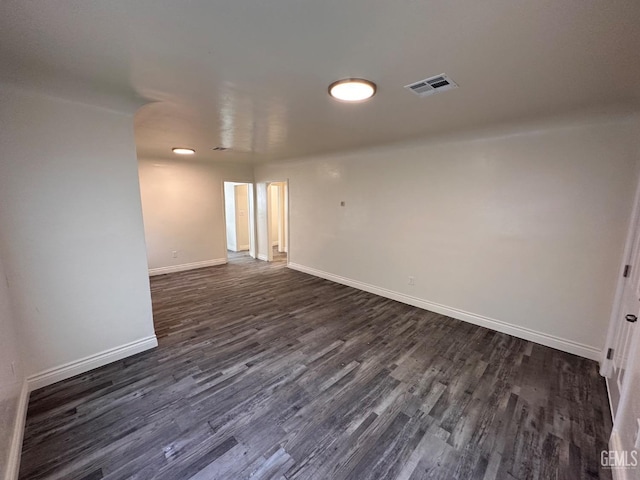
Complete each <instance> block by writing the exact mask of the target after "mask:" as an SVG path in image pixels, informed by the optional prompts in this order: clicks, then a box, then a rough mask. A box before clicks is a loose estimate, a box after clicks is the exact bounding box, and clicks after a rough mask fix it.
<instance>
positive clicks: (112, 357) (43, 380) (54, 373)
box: [27, 335, 158, 391]
mask: <svg viewBox="0 0 640 480" xmlns="http://www.w3.org/2000/svg"><path fill="white" fill-rule="evenodd" d="M157 346H158V340H157V339H156V336H155V335H152V336H150V337H146V338H141V339H140V340H136V341H135V342H131V343H127V344H125V345H121V346H119V347H115V348H111V349H109V350H105V351H103V352H100V353H96V354H95V355H90V356H88V357H85V358H81V359H80V360H75V361H73V362H69V363H65V364H64V365H60V366H59V367H54V368H50V369H49V370H45V371H44V372H40V373H37V374H35V375H30V376H29V377H27V382H28V384H29V391H33V390H36V389H38V388H41V387H45V386H47V385H51V384H53V383H56V382H59V381H61V380H65V379H67V378H71V377H74V376H76V375H79V374H81V373H85V372H88V371H89V370H93V369H94V368H98V367H102V366H103V365H107V364H108V363H112V362H115V361H117V360H121V359H123V358H126V357H130V356H131V355H135V354H136V353H140V352H144V351H145V350H149V349H151V348H155V347H157Z"/></svg>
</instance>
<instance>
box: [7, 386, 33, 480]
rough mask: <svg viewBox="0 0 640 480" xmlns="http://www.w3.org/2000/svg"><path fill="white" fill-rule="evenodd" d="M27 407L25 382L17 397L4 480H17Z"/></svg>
mask: <svg viewBox="0 0 640 480" xmlns="http://www.w3.org/2000/svg"><path fill="white" fill-rule="evenodd" d="M28 405H29V384H28V383H27V380H25V381H24V382H23V383H22V390H21V391H20V397H18V409H17V411H16V420H15V424H14V426H13V435H12V437H11V446H10V447H9V458H8V459H7V470H6V473H5V480H17V479H18V474H19V473H20V456H21V454H22V438H23V436H24V424H25V421H26V419H27V406H28Z"/></svg>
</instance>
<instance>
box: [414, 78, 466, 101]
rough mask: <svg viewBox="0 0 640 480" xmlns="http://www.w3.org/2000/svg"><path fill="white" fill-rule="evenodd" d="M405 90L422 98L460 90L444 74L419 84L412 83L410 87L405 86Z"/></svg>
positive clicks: (426, 79)
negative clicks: (456, 89)
mask: <svg viewBox="0 0 640 480" xmlns="http://www.w3.org/2000/svg"><path fill="white" fill-rule="evenodd" d="M404 88H406V89H407V90H409V91H410V92H413V93H415V94H416V95H418V96H420V97H426V96H427V95H433V94H434V93H440V92H446V91H447V90H452V89H454V88H458V85H457V84H456V82H454V81H453V80H451V79H450V78H449V77H448V76H447V75H446V74H445V73H443V74H440V75H436V76H435V77H429V78H425V79H424V80H420V81H419V82H415V83H410V84H409V85H405V86H404Z"/></svg>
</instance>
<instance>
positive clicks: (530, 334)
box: [287, 263, 601, 360]
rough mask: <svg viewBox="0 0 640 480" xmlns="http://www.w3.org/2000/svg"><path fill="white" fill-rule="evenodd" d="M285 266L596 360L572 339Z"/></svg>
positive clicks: (586, 347)
mask: <svg viewBox="0 0 640 480" xmlns="http://www.w3.org/2000/svg"><path fill="white" fill-rule="evenodd" d="M287 267H289V268H291V269H293V270H298V271H300V272H303V273H308V274H309V275H314V276H316V277H320V278H324V279H326V280H331V281H332V282H336V283H340V284H342V285H347V286H349V287H353V288H357V289H358V290H364V291H365V292H369V293H373V294H375V295H380V296H381V297H386V298H390V299H392V300H396V301H398V302H402V303H406V304H407V305H412V306H414V307H418V308H422V309H424V310H429V311H431V312H436V313H440V314H441V315H446V316H448V317H452V318H456V319H458V320H462V321H465V322H469V323H473V324H474V325H479V326H481V327H485V328H489V329H491V330H496V331H498V332H502V333H507V334H509V335H513V336H514V337H518V338H522V339H524V340H529V341H531V342H535V343H539V344H541V345H546V346H547V347H552V348H555V349H558V350H562V351H564V352H569V353H573V354H574V355H579V356H581V357H585V358H589V359H591V360H600V351H601V350H600V349H599V348H596V347H592V346H589V345H584V344H582V343H578V342H574V341H572V340H568V339H565V338H561V337H556V336H554V335H549V334H547V333H543V332H538V331H536V330H531V329H529V328H525V327H520V326H518V325H513V324H511V323H507V322H503V321H501V320H496V319H493V318H489V317H485V316H483V315H478V314H475V313H471V312H465V311H464V310H459V309H457V308H453V307H448V306H446V305H441V304H439V303H434V302H430V301H428V300H423V299H421V298H417V297H412V296H410V295H405V294H404V293H399V292H394V291H393V290H387V289H386V288H381V287H377V286H375V285H370V284H368V283H363V282H359V281H357V280H352V279H350V278H345V277H341V276H339V275H334V274H332V273H327V272H323V271H321V270H316V269H315V268H311V267H306V266H304V265H300V264H297V263H289V264H288V265H287Z"/></svg>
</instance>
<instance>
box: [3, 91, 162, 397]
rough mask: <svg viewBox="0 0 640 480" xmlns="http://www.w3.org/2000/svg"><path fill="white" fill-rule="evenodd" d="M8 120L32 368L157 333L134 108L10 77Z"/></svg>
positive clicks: (9, 206) (21, 317) (12, 245)
mask: <svg viewBox="0 0 640 480" xmlns="http://www.w3.org/2000/svg"><path fill="white" fill-rule="evenodd" d="M0 125H1V128H0V159H1V160H0V257H2V259H3V260H4V266H5V271H6V275H7V280H8V285H9V293H10V295H11V300H12V305H13V312H14V315H15V317H16V321H17V323H18V326H19V329H20V332H19V334H20V337H21V338H22V340H23V352H24V362H25V373H26V374H27V375H34V374H39V373H42V372H43V371H46V370H48V369H57V368H58V367H60V366H62V365H63V364H67V363H71V364H73V365H75V367H74V368H75V369H74V368H71V367H70V368H69V369H65V370H56V372H57V374H58V375H57V376H56V375H53V376H47V375H45V376H44V378H40V380H39V382H40V384H41V383H48V382H49V381H55V380H59V379H60V378H61V377H64V376H69V375H73V374H75V373H80V371H82V370H83V369H88V368H92V367H95V366H97V363H100V362H101V361H102V362H103V363H104V362H107V361H111V360H113V359H115V358H114V356H118V355H120V356H126V355H128V354H131V353H133V352H132V351H131V348H129V349H128V350H126V349H125V350H117V352H115V353H114V351H113V350H112V349H120V347H122V346H123V345H126V344H129V343H131V342H134V343H136V342H140V341H145V342H146V343H144V344H139V343H136V344H137V345H138V347H140V348H142V347H141V345H143V346H144V348H149V346H150V345H151V344H155V343H154V342H155V336H154V331H153V321H152V314H151V297H150V292H149V279H148V276H147V263H146V258H145V246H144V232H143V227H142V215H141V208H140V193H139V189H138V179H137V162H136V153H135V143H134V138H133V116H132V114H123V113H117V112H114V111H110V110H105V109H101V108H96V107H92V106H88V105H85V104H81V103H74V102H70V101H65V100H59V99H55V98H52V97H46V96H42V95H36V94H32V93H27V92H23V91H19V90H14V89H12V88H3V89H0ZM150 339H151V340H150ZM105 351H111V356H108V355H107V356H106V357H105V356H104V355H102V356H100V355H98V356H97V357H96V355H97V354H100V353H101V352H103V353H104V352H105ZM85 357H90V358H92V359H93V360H95V361H93V363H91V362H89V359H86V358H85ZM83 358H85V360H87V361H85V362H79V361H80V360H81V359H83ZM78 362H79V363H78ZM87 362H89V363H87Z"/></svg>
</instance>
